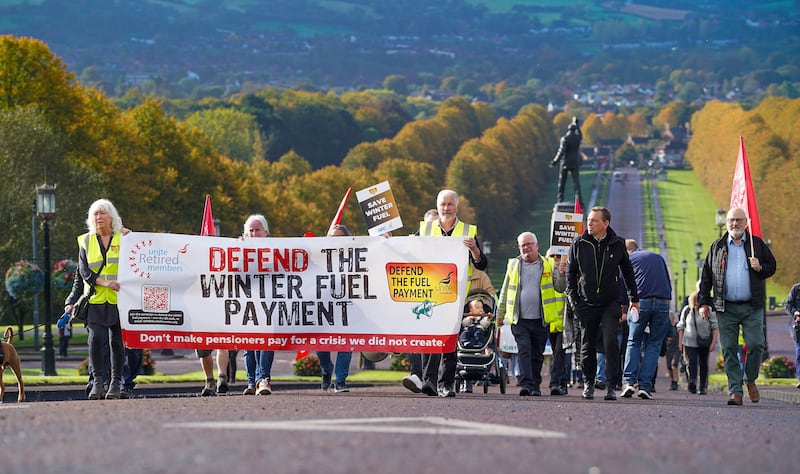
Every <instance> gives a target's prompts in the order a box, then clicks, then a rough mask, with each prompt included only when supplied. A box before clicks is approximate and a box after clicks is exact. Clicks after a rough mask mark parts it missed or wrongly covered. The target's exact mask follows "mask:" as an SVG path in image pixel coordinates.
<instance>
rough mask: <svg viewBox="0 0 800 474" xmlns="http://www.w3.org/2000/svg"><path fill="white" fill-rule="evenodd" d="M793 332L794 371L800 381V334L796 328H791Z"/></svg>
mask: <svg viewBox="0 0 800 474" xmlns="http://www.w3.org/2000/svg"><path fill="white" fill-rule="evenodd" d="M790 330H791V331H792V333H793V336H794V337H792V339H794V359H795V360H794V371H795V372H796V373H797V380H798V381H800V334H798V333H797V331H796V330H795V329H794V326H793V327H792V328H791V329H790Z"/></svg>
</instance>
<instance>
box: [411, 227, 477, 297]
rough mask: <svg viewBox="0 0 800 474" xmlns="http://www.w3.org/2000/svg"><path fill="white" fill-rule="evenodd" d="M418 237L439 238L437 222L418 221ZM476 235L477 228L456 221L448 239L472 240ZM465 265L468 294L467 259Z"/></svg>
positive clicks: (440, 229) (468, 266) (470, 270)
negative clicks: (463, 238)
mask: <svg viewBox="0 0 800 474" xmlns="http://www.w3.org/2000/svg"><path fill="white" fill-rule="evenodd" d="M419 235H420V236H423V237H441V236H442V228H441V227H439V221H433V222H425V221H420V223H419ZM476 235H478V226H475V225H472V224H467V223H465V222H461V221H458V222H456V226H455V227H454V228H453V232H452V233H451V234H450V237H471V238H473V239H474V238H475V236H476ZM467 263H468V265H467V289H466V292H467V293H469V285H470V281H469V280H470V278H472V260H469V259H468V260H467Z"/></svg>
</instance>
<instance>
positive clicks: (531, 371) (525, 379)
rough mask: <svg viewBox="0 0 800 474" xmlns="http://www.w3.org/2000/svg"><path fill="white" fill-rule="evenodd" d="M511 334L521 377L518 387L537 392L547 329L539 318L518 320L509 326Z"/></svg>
mask: <svg viewBox="0 0 800 474" xmlns="http://www.w3.org/2000/svg"><path fill="white" fill-rule="evenodd" d="M511 333H512V334H514V339H515V340H516V341H517V356H519V374H520V376H521V377H522V380H520V386H522V387H523V388H527V389H528V390H534V389H536V390H539V388H540V385H541V384H542V365H543V363H544V347H545V345H547V336H548V334H549V329H548V328H547V327H545V326H544V324H543V323H542V319H541V318H539V319H520V320H519V321H517V322H516V323H514V324H512V325H511ZM562 370H563V367H562Z"/></svg>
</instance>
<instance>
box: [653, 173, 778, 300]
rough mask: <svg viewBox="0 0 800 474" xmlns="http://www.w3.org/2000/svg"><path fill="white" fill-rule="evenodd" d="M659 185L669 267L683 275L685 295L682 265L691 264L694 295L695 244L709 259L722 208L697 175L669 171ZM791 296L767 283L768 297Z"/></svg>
mask: <svg viewBox="0 0 800 474" xmlns="http://www.w3.org/2000/svg"><path fill="white" fill-rule="evenodd" d="M657 183H658V196H659V200H660V202H661V213H662V218H663V220H664V231H665V232H664V234H665V238H666V241H667V250H668V252H669V262H668V263H669V266H670V269H671V271H672V272H673V273H674V272H678V274H679V277H680V278H679V281H678V289H679V290H681V291H680V294H681V295H683V294H684V292H683V288H682V286H683V271H682V270H681V261H682V260H684V259H685V260H686V262H687V264H688V269H687V271H686V291H687V292H691V291H692V289H693V288H694V283H695V281H697V265H696V264H695V260H696V258H697V257H696V254H695V250H694V248H695V243H696V242H700V243H702V249H703V251H702V253H701V258H705V256H706V253H707V252H708V248H709V247H710V246H711V243H712V242H713V241H714V240H715V239H717V237H718V236H719V228H718V227H717V226H716V224H715V215H716V211H717V208H719V207H720V206H719V205H718V204H717V203H716V202H715V201H714V200H713V199H712V198H711V195H710V194H709V193H708V191H706V189H705V188H703V187H702V186H701V185H700V180H699V179H698V178H697V175H696V174H695V173H694V171H685V170H669V171H668V172H667V179H666V180H665V181H658V182H657ZM723 207H726V208H727V206H723ZM647 212H648V208H647V207H645V213H646V214H647ZM648 219H649V217H648ZM723 230H724V229H723ZM648 242H649V241H648ZM788 294H789V287H788V286H786V285H782V284H780V283H778V282H776V281H775V280H774V279H773V278H770V279H768V280H767V295H768V296H775V297H776V299H777V301H783V300H784V299H786V295H788Z"/></svg>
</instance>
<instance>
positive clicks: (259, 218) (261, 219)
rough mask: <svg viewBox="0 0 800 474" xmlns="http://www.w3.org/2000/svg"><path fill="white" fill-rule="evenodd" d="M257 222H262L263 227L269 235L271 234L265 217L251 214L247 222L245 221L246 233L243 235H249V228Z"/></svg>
mask: <svg viewBox="0 0 800 474" xmlns="http://www.w3.org/2000/svg"><path fill="white" fill-rule="evenodd" d="M255 221H258V222H260V223H261V225H263V226H264V230H266V231H267V234H269V224H268V223H267V218H266V217H264V215H263V214H250V217H248V218H247V220H246V221H244V231H243V232H242V233H243V234H247V231H248V227H250V224H252V223H253V222H255Z"/></svg>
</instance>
